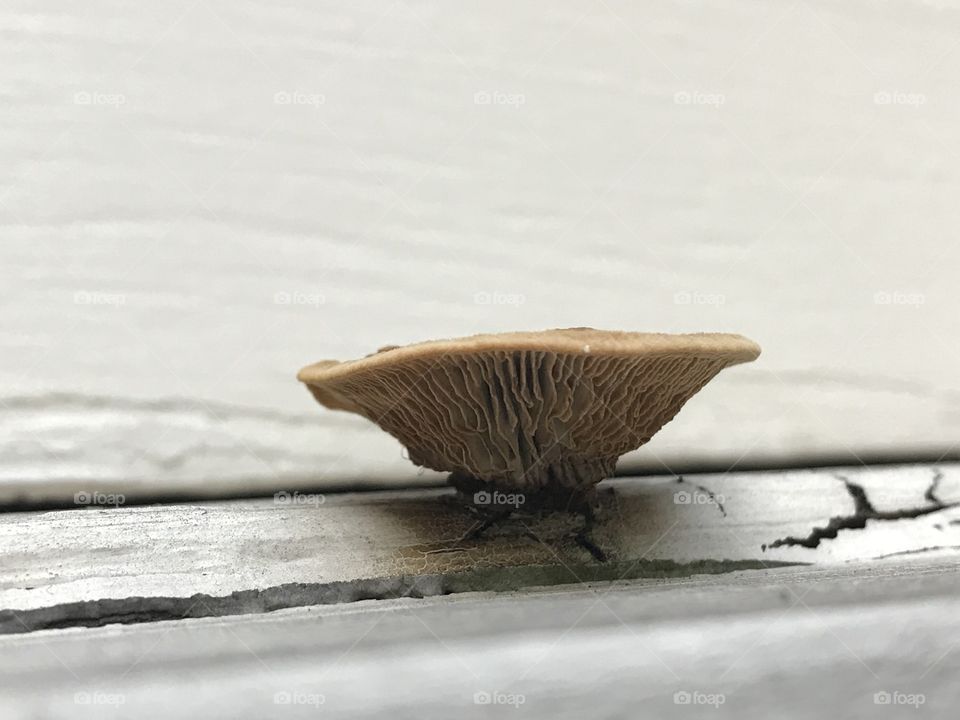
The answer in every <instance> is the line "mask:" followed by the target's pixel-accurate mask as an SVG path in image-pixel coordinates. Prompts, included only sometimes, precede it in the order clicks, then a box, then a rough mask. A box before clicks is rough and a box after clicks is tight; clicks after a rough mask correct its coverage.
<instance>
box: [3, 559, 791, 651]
mask: <svg viewBox="0 0 960 720" xmlns="http://www.w3.org/2000/svg"><path fill="white" fill-rule="evenodd" d="M798 564H803V563H796V562H769V561H760V560H700V561H695V562H690V563H678V562H674V561H672V560H642V561H640V562H637V561H635V560H632V561H627V560H623V561H616V562H607V563H602V564H599V563H577V564H570V565H567V564H561V565H523V566H516V567H504V568H478V569H475V570H469V571H464V572H459V573H449V574H444V575H441V574H432V575H418V576H411V575H403V576H396V577H382V578H371V579H363V580H350V581H342V582H331V583H286V584H283V585H276V586H273V587H268V588H262V589H252V590H241V591H237V592H234V593H231V594H229V595H224V596H213V595H207V594H205V593H198V594H196V595H193V596H191V597H128V598H119V599H105V600H88V601H83V602H72V603H63V604H60V605H54V606H51V607H42V608H33V609H30V610H0V634H13V633H26V632H34V631H36V630H49V629H57V628H67V627H101V626H104V625H111V624H114V623H122V624H130V623H148V622H159V621H163V620H183V619H188V618H201V617H224V616H228V615H247V614H256V613H268V612H272V611H275V610H283V609H287V608H297V607H306V606H310V605H330V604H335V603H349V602H356V601H358V600H390V599H396V598H404V597H409V598H426V597H432V596H438V595H449V594H453V593H462V592H505V591H511V590H517V589H519V588H527V587H544V586H551V585H561V584H574V583H581V582H608V581H618V580H630V579H635V578H649V577H656V578H668V577H691V576H694V575H707V574H719V573H728V572H737V571H741V570H760V569H766V568H770V567H785V566H790V565H798Z"/></svg>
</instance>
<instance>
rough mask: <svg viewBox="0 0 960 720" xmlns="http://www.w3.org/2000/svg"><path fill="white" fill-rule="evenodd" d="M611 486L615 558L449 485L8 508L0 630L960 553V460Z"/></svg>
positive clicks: (549, 519) (0, 537) (574, 526)
mask: <svg viewBox="0 0 960 720" xmlns="http://www.w3.org/2000/svg"><path fill="white" fill-rule="evenodd" d="M934 478H939V479H938V480H937V481H936V482H935V483H934ZM605 486H606V487H605ZM600 488H601V489H602V490H601V497H602V498H603V505H602V507H601V509H600V511H599V512H598V515H597V521H596V524H595V526H594V528H593V529H592V530H591V531H590V534H589V537H590V538H591V539H592V541H593V543H594V544H595V545H596V546H598V547H599V548H601V549H602V550H603V552H604V553H605V554H606V555H607V560H606V562H597V561H596V560H595V559H594V558H593V556H592V555H591V554H590V552H589V551H588V549H586V548H585V547H584V546H583V545H582V544H580V543H578V542H577V540H576V534H577V532H578V531H579V530H580V528H581V527H582V520H580V519H578V518H574V517H568V516H565V515H556V514H551V515H545V516H533V517H530V516H527V517H521V518H519V519H515V520H512V521H508V522H502V523H499V524H497V525H494V526H493V527H492V528H490V529H489V530H487V531H486V532H485V533H484V534H483V535H482V536H480V537H476V538H473V537H469V533H470V531H471V530H472V529H476V528H477V526H478V524H479V522H478V517H477V516H476V515H475V514H472V513H471V512H469V511H468V510H467V508H465V507H463V506H462V505H459V504H455V503H452V502H449V497H448V495H449V493H447V492H446V491H436V490H407V491H395V492H379V493H354V494H343V495H337V494H332V495H328V496H326V497H317V496H292V497H286V498H280V499H278V500H277V501H272V500H248V501H233V502H220V503H205V504H195V505H158V506H142V507H130V508H127V507H119V508H115V509H89V510H70V511H57V512H49V513H6V514H3V515H0V548H2V549H0V631H2V632H7V633H10V632H12V633H17V632H25V631H29V630H36V629H42V628H49V627H63V626H70V625H99V624H104V623H111V622H144V621H149V620H163V619H168V618H178V617H199V616H205V615H230V614H242V613H260V612H265V611H269V610H276V609H281V608H285V607H294V606H302V605H316V604H323V603H337V602H347V601H352V600H358V599H364V598H371V597H375V598H389V597H398V596H404V595H410V596H414V597H419V596H429V595H437V594H444V593H455V592H463V591H470V590H509V589H516V588H520V587H530V586H537V585H553V584H564V583H567V584H569V583H574V584H576V583H579V582H581V581H584V582H587V581H590V582H593V581H598V582H599V581H609V580H618V579H623V578H635V577H684V576H693V575H698V574H703V573H728V572H734V571H738V570H744V569H748V568H752V569H754V570H756V571H763V570H764V569H768V568H770V567H774V566H778V565H782V564H785V563H787V564H806V563H815V564H827V565H844V564H848V563H851V562H861V561H868V560H878V561H881V560H886V559H890V558H893V559H896V558H898V557H907V556H912V555H917V556H931V557H943V558H956V557H957V556H958V553H960V467H958V466H956V465H951V466H944V467H941V468H936V469H935V470H934V469H933V468H930V467H924V466H915V467H904V468H890V469H885V470H855V469H845V470H843V471H838V472H836V473H832V472H824V471H810V472H792V473H767V474H764V473H740V474H726V475H718V476H700V477H696V478H693V477H691V478H688V479H685V480H684V481H682V482H677V480H676V479H674V478H653V479H640V478H625V479H618V480H616V481H612V482H608V483H604V484H603V485H601V486H600ZM854 490H855V491H856V492H854ZM858 493H859V494H861V495H862V496H863V497H864V498H866V500H867V502H868V503H869V510H868V511H865V510H864V509H863V508H862V507H860V504H861V503H860V502H858V501H857V495H858ZM831 527H833V528H834V530H835V531H834V532H832V533H831V532H829V529H830V528H831ZM817 528H820V529H821V530H817ZM788 538H793V539H794V540H792V541H789V540H787V539H788ZM811 540H812V541H811Z"/></svg>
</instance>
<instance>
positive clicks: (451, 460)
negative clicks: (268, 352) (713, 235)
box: [297, 328, 760, 508]
mask: <svg viewBox="0 0 960 720" xmlns="http://www.w3.org/2000/svg"><path fill="white" fill-rule="evenodd" d="M759 354H760V347H759V346H758V345H757V344H756V343H754V342H753V341H751V340H748V339H747V338H745V337H743V336H741V335H731V334H720V333H697V334H688V335H670V334H661V333H634V332H615V331H604V330H594V329H592V328H568V329H556V330H544V331H541V332H511V333H500V334H491V335H474V336H471V337H465V338H458V339H453V340H433V341H429V342H421V343H416V344H413V345H407V346H404V347H397V346H394V345H388V346H386V347H383V348H381V349H380V350H379V351H378V352H376V353H373V354H371V355H368V356H366V357H364V358H361V359H358V360H350V361H346V362H338V361H335V360H326V361H322V362H318V363H315V364H313V365H308V366H307V367H305V368H303V369H302V370H301V371H300V372H299V373H298V374H297V378H298V379H299V380H300V381H301V382H303V383H305V384H306V385H307V387H308V389H309V390H310V392H311V393H312V394H313V397H314V398H316V400H317V401H318V402H319V403H320V404H321V405H324V406H325V407H328V408H331V409H333V410H347V411H349V412H354V413H357V414H359V415H362V416H363V417H365V418H367V419H369V420H372V421H373V422H375V423H377V424H378V425H379V426H380V427H381V428H383V429H384V430H386V431H387V432H388V433H390V434H391V435H393V436H394V437H396V438H397V439H398V440H399V441H400V442H401V443H403V444H404V445H405V446H406V447H407V450H408V452H409V457H410V460H412V461H413V462H414V463H415V464H417V465H422V466H424V467H428V468H431V469H433V470H438V471H441V472H443V471H446V472H450V473H451V476H450V480H451V482H452V483H453V485H455V486H456V487H457V488H458V489H459V490H461V491H462V492H466V493H469V492H477V491H490V492H492V491H496V490H499V491H502V492H510V493H523V494H524V496H525V497H526V498H527V501H529V500H530V499H531V498H537V499H538V502H536V503H534V505H533V506H531V505H530V503H529V502H525V507H527V508H530V507H535V506H539V507H565V508H571V507H572V506H582V504H583V503H585V502H588V501H589V498H590V496H591V494H592V490H593V488H594V486H595V485H596V484H597V483H598V482H600V481H601V480H602V479H604V478H606V477H609V476H611V475H613V472H614V469H615V466H616V463H617V459H618V458H619V457H620V456H621V455H623V454H624V453H626V452H629V451H631V450H635V449H636V448H638V447H640V446H641V445H643V444H645V443H646V442H647V441H649V440H650V438H651V437H653V435H654V434H655V433H656V432H657V431H658V430H659V429H660V428H661V427H663V426H664V425H665V424H666V423H668V422H669V421H670V420H671V419H673V417H674V416H675V415H676V414H677V412H678V411H679V410H680V408H681V407H683V404H684V403H685V402H686V401H687V400H689V399H690V398H691V397H692V396H693V395H695V394H696V393H697V391H698V390H700V388H702V387H703V386H704V385H706V384H707V382H709V381H710V380H711V379H712V378H713V377H714V376H715V375H716V374H717V373H718V372H720V370H722V369H723V368H725V367H728V366H730V365H736V364H738V363H743V362H749V361H751V360H754V359H755V358H756V357H757V356H758V355H759Z"/></svg>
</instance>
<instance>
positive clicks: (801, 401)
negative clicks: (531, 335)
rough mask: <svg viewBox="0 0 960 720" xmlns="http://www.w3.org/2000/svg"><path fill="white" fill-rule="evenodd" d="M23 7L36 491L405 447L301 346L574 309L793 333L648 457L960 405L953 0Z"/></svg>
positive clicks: (10, 292)
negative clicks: (295, 300) (345, 404)
mask: <svg viewBox="0 0 960 720" xmlns="http://www.w3.org/2000/svg"><path fill="white" fill-rule="evenodd" d="M0 33H2V38H3V40H2V42H0V97H2V103H0V117H2V122H0V223H2V245H0V267H2V273H3V276H2V287H3V291H2V305H0V307H2V313H3V315H2V323H0V388H2V390H0V427H2V434H0V477H2V478H3V479H4V480H5V481H6V482H7V487H8V490H7V491H6V492H7V493H8V495H9V494H10V493H13V494H16V493H18V492H21V491H23V488H24V487H29V488H33V490H32V491H34V492H36V491H38V488H39V487H40V486H41V485H42V486H43V487H46V488H47V489H48V490H49V491H50V492H53V491H54V490H52V488H58V489H62V490H65V491H67V490H70V489H71V488H72V487H89V486H92V485H94V484H96V482H107V483H108V484H109V483H110V482H120V481H123V482H127V483H130V484H128V485H127V487H131V488H135V487H140V488H141V489H146V490H150V491H156V492H164V491H165V490H166V489H169V488H170V487H175V486H191V485H197V484H198V485H199V486H200V487H205V488H207V489H213V488H226V489H228V490H229V489H231V488H235V487H244V488H247V489H255V488H258V487H261V488H262V487H265V486H270V485H275V484H277V483H278V482H281V481H282V482H283V483H284V484H287V483H288V482H291V480H290V478H299V479H300V480H303V481H309V482H313V481H316V480H318V479H319V480H323V481H330V482H338V481H344V480H347V479H350V480H377V479H380V478H397V479H407V480H409V479H411V478H415V477H416V470H415V469H414V468H412V466H409V464H408V463H407V461H405V460H404V459H403V458H402V457H401V456H400V455H401V454H400V449H399V446H397V445H396V444H395V443H394V442H393V441H392V440H391V439H390V438H388V437H386V436H382V435H381V434H380V432H379V431H378V430H376V428H373V427H369V428H368V427H367V425H366V423H365V422H364V421H362V420H359V419H353V418H351V417H349V416H345V415H337V414H331V413H328V412H325V411H322V410H321V409H320V408H318V407H315V406H314V405H313V402H312V400H311V399H310V397H309V396H308V394H307V393H306V392H305V391H304V389H303V388H302V387H300V386H299V385H298V384H297V383H296V382H295V380H294V374H295V372H296V370H297V369H298V368H299V367H300V366H302V365H304V364H307V363H309V362H312V361H314V360H318V359H321V358H326V357H334V358H348V357H352V356H356V355H358V354H364V353H366V352H369V351H371V350H373V349H375V348H377V347H379V346H381V345H384V344H387V343H406V342H410V341H415V340H420V339H427V338H434V337H445V336H457V335H464V334H470V333H474V332H480V331H497V330H513V329H540V328H546V327H556V326H577V325H590V326H595V327H602V328H615V329H630V330H658V331H698V330H709V331H734V332H740V333H743V334H746V335H748V336H750V337H751V338H753V339H755V340H757V341H758V342H760V343H761V345H762V346H763V347H764V355H763V356H762V357H761V359H760V360H759V361H758V362H757V363H755V364H754V365H752V366H744V367H740V368H736V369H733V370H730V371H727V372H726V373H724V374H722V375H721V376H720V377H719V378H718V379H717V380H715V381H714V383H713V384H712V385H711V386H709V388H708V389H707V390H705V391H704V392H703V393H702V394H701V395H700V396H698V397H697V398H695V399H694V400H693V401H692V402H691V403H690V405H689V406H688V407H687V408H686V409H685V410H684V411H683V412H682V413H681V415H680V416H679V417H678V419H677V420H676V421H675V422H674V423H673V424H671V425H670V426H668V427H667V428H666V429H664V431H663V432H662V434H661V435H660V436H658V437H657V438H655V440H654V441H653V442H652V443H651V444H650V445H649V446H648V448H647V449H645V450H643V451H641V452H640V453H639V454H638V455H637V456H636V458H635V459H636V461H637V462H639V463H641V464H646V465H647V466H656V465H657V464H658V462H659V461H660V460H662V461H664V462H666V463H667V464H668V465H671V466H672V465H674V464H678V463H684V462H689V461H691V460H697V461H701V460H702V461H706V462H710V463H716V464H718V465H723V464H725V463H729V462H731V461H732V460H736V459H737V458H739V457H744V459H745V460H750V461H756V462H764V461H767V460H770V461H777V462H782V461H785V460H790V459H792V458H798V459H800V460H802V461H805V460H808V459H812V458H817V457H825V456H835V455H847V456H850V457H853V456H854V455H861V456H869V455H871V454H877V453H882V454H894V455H898V454H899V455H903V456H912V455H917V454H921V453H930V452H933V453H939V452H944V451H947V450H949V449H950V448H951V446H952V444H953V443H954V442H955V440H956V439H957V438H958V430H960V380H958V379H957V372H956V368H957V366H958V360H960V345H958V337H957V335H958V334H957V329H958V321H957V319H956V307H957V302H958V299H960V289H958V287H957V272H956V269H957V267H958V265H957V261H958V255H960V250H958V247H957V242H956V239H955V234H956V230H957V227H958V225H960V222H958V221H960V203H958V202H957V197H958V189H960V184H958V181H960V168H958V158H960V138H958V135H957V132H956V127H957V116H958V110H960V98H958V95H957V89H956V87H957V86H956V78H957V76H958V70H960V49H958V47H957V46H958V39H960V10H958V9H957V7H956V4H955V3H933V2H930V3H923V2H916V1H911V2H907V1H905V0H898V1H897V2H891V3H885V4H882V5H880V4H875V3H868V2H862V1H853V2H843V3H841V2H822V1H810V2H798V3H795V4H787V3H759V2H749V3H746V2H744V3H728V2H723V3H721V2H708V3H686V2H667V3H657V4H656V5H650V4H647V3H631V2H614V1H612V0H598V1H597V2H595V3H590V2H583V3H547V2H535V3H504V2H476V3H455V4H451V3H426V2H419V1H416V0H399V1H398V2H395V3H391V2H376V3H370V2H367V3H359V2H351V3H347V4H344V3H315V2H294V3H287V4H285V5H278V6H275V5H273V4H270V3H227V2H214V1H212V0H201V1H200V2H197V3H195V2H192V1H189V2H165V3H153V4H145V5H144V4H137V5H136V6H134V5H130V4H128V3H109V2H91V3H84V4H83V5H82V6H81V5H67V4H65V3H41V4H37V3H35V2H21V3H6V4H5V5H4V9H3V10H2V11H0ZM479 92H487V93H491V94H492V99H493V101H492V102H491V103H490V104H477V103H476V102H475V96H476V94H477V93H479ZM278 93H281V95H280V96H279V99H280V101H281V102H279V103H278V102H277V98H278ZM498 93H499V95H498ZM284 94H285V95H284ZM512 96H520V97H519V98H518V97H512ZM286 99H291V102H290V103H289V104H283V101H284V100H286ZM520 99H522V101H523V102H522V104H502V103H507V102H510V101H519V100H520ZM321 100H322V101H323V102H321ZM721 100H722V104H718V103H719V102H720V101H721ZM121 101H122V102H121ZM687 101H689V102H687ZM887 101H889V102H887ZM84 292H86V293H100V294H102V296H95V299H96V300H97V301H104V302H106V301H111V300H115V301H116V302H118V303H122V304H119V305H109V304H84V303H83V301H84V300H85V299H89V298H90V296H85V295H79V296H78V295H77V293H84ZM278 293H281V294H282V293H288V294H296V293H302V294H304V296H305V299H306V300H307V301H310V300H312V299H317V300H319V299H320V298H322V299H323V302H322V303H318V304H315V305H313V304H305V305H295V304H280V303H278V302H277V301H276V298H277V295H278ZM477 293H501V294H504V295H519V296H522V300H523V302H522V303H520V304H478V303H477V302H476V300H475V298H476V295H477ZM678 293H690V294H691V295H690V297H691V298H692V299H693V300H694V301H693V302H691V303H689V304H682V303H678V302H677V298H678ZM878 293H881V295H880V296H879V298H880V300H881V301H882V300H884V299H887V298H889V299H891V300H892V301H893V302H891V303H890V304H883V302H879V303H878V302H877V297H878V296H877V294H878ZM282 297H283V296H281V298H282ZM680 297H685V296H680ZM78 300H79V301H80V302H78ZM720 301H722V303H720ZM710 302H713V303H714V304H709V303H710ZM701 303H708V304H701ZM718 303H720V304H718ZM904 303H906V304H904ZM55 481H58V482H55ZM57 491H59V490H57Z"/></svg>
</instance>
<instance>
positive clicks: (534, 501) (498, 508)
mask: <svg viewBox="0 0 960 720" xmlns="http://www.w3.org/2000/svg"><path fill="white" fill-rule="evenodd" d="M612 474H613V473H612V469H611V471H610V472H609V473H604V474H603V475H600V476H598V478H597V480H595V481H593V482H590V483H582V482H581V483H579V484H577V485H573V486H571V485H566V484H561V483H558V482H544V483H542V484H534V483H530V485H529V486H528V487H525V488H524V489H523V491H520V490H518V489H517V485H515V484H512V483H510V482H509V481H504V482H499V483H498V482H492V481H488V480H483V479H481V478H477V477H474V476H473V475H468V474H466V473H463V472H460V471H454V472H452V473H450V475H449V476H448V478H447V482H449V483H450V484H451V485H452V486H453V487H455V488H456V489H457V492H458V495H459V498H460V500H461V501H462V502H464V503H466V504H468V505H470V506H472V507H474V508H476V509H478V510H482V511H486V512H488V513H499V512H502V511H507V513H508V514H509V513H511V512H516V513H523V514H534V513H538V512H541V511H544V510H557V511H565V512H569V513H572V514H575V515H583V516H584V517H592V514H593V504H594V501H595V497H596V488H595V486H596V483H597V482H599V480H600V479H602V478H604V477H607V476H608V475H612ZM545 477H555V476H553V475H550V474H548V475H546V476H545Z"/></svg>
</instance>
